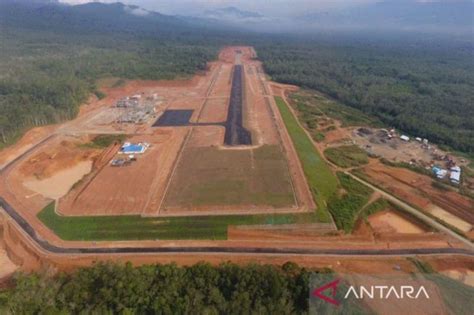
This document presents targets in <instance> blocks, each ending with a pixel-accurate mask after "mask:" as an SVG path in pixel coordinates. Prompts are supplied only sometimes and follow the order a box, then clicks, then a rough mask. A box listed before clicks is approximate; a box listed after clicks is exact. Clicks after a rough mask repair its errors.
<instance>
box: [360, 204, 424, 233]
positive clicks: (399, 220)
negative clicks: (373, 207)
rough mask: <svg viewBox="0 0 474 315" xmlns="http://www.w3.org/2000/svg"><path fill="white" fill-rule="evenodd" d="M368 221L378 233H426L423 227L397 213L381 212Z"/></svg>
mask: <svg viewBox="0 0 474 315" xmlns="http://www.w3.org/2000/svg"><path fill="white" fill-rule="evenodd" d="M367 219H368V221H369V224H370V226H371V227H372V228H373V230H374V231H375V232H376V233H401V234H421V233H424V232H425V230H424V229H423V228H422V227H421V226H419V225H417V224H415V223H414V222H411V221H410V220H408V219H407V218H405V217H404V216H402V215H401V214H399V213H397V212H395V211H390V210H384V211H380V212H377V213H375V214H373V215H370V216H369V217H368V218H367Z"/></svg>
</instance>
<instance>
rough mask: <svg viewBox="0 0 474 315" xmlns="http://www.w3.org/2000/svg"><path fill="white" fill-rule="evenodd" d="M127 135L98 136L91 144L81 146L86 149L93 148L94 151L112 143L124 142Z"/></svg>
mask: <svg viewBox="0 0 474 315" xmlns="http://www.w3.org/2000/svg"><path fill="white" fill-rule="evenodd" d="M126 138H127V135H124V134H119V135H98V136H96V137H95V138H94V139H92V141H91V142H89V143H85V144H82V145H81V146H83V147H87V148H95V149H104V148H107V147H108V146H110V145H112V144H114V143H120V142H123V141H125V139H126Z"/></svg>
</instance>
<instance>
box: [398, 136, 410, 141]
mask: <svg viewBox="0 0 474 315" xmlns="http://www.w3.org/2000/svg"><path fill="white" fill-rule="evenodd" d="M400 139H402V140H403V141H406V142H408V141H410V137H408V136H405V135H401V136H400Z"/></svg>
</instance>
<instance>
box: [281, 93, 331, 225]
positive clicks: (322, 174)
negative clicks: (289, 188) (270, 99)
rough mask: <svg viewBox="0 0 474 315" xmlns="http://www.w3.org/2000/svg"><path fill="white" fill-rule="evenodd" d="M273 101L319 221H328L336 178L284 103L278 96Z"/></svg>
mask: <svg viewBox="0 0 474 315" xmlns="http://www.w3.org/2000/svg"><path fill="white" fill-rule="evenodd" d="M275 100H276V104H277V106H278V109H279V111H280V113H281V116H282V117H283V121H284V122H285V125H286V128H287V130H288V132H289V134H290V137H291V139H292V140H293V144H294V145H295V148H296V151H297V153H298V157H299V159H300V161H301V164H302V166H303V170H304V173H305V176H306V179H307V181H308V184H309V186H310V189H311V192H312V193H313V196H314V199H315V201H316V204H317V205H318V211H317V213H318V215H319V217H320V219H322V220H328V219H329V213H328V212H327V203H328V200H329V198H331V197H332V196H333V195H334V194H335V193H336V192H337V188H338V181H337V178H336V176H335V175H334V174H333V173H332V172H331V170H330V168H329V166H328V165H327V164H326V162H325V161H324V160H323V159H322V157H321V156H320V155H319V153H318V151H317V150H316V148H315V147H314V145H313V142H312V141H311V139H310V138H309V137H308V136H307V134H306V133H305V132H304V130H303V129H302V128H301V126H300V125H299V124H298V121H297V120H296V118H295V117H294V115H293V114H292V113H291V111H290V109H289V108H288V106H287V105H286V103H285V101H284V100H283V99H282V98H281V97H278V96H276V97H275Z"/></svg>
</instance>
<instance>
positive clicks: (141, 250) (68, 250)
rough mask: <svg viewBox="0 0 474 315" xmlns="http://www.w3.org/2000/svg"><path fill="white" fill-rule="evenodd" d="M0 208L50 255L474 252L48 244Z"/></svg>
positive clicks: (454, 251)
mask: <svg viewBox="0 0 474 315" xmlns="http://www.w3.org/2000/svg"><path fill="white" fill-rule="evenodd" d="M0 207H1V208H3V209H4V211H5V212H6V213H7V214H8V215H9V216H10V217H11V218H12V219H13V220H14V221H15V222H16V223H17V224H18V226H19V227H20V228H21V229H22V230H23V231H24V232H25V233H26V234H27V235H28V236H29V237H30V238H31V239H32V240H33V241H34V242H35V243H36V244H37V245H38V246H39V247H40V248H41V249H43V250H45V251H47V252H49V253H53V254H74V255H77V254H84V255H87V254H166V253H176V254H184V253H201V254H278V255H314V256H321V255H324V256H411V255H464V256H471V257H474V251H471V250H468V249H463V248H412V249H318V248H314V249H313V248H266V247H226V246H216V247H213V246H207V247H181V246H170V247H59V246H56V245H53V244H50V243H49V242H48V241H46V240H44V239H43V238H41V237H40V236H38V234H37V233H36V231H35V229H34V228H33V227H32V226H31V225H30V224H29V223H28V222H27V221H26V220H25V219H24V218H23V217H22V216H21V215H20V214H19V213H18V212H17V211H16V210H15V209H14V208H13V207H12V206H11V205H10V204H9V203H8V202H7V201H6V200H5V199H3V198H2V197H0Z"/></svg>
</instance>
